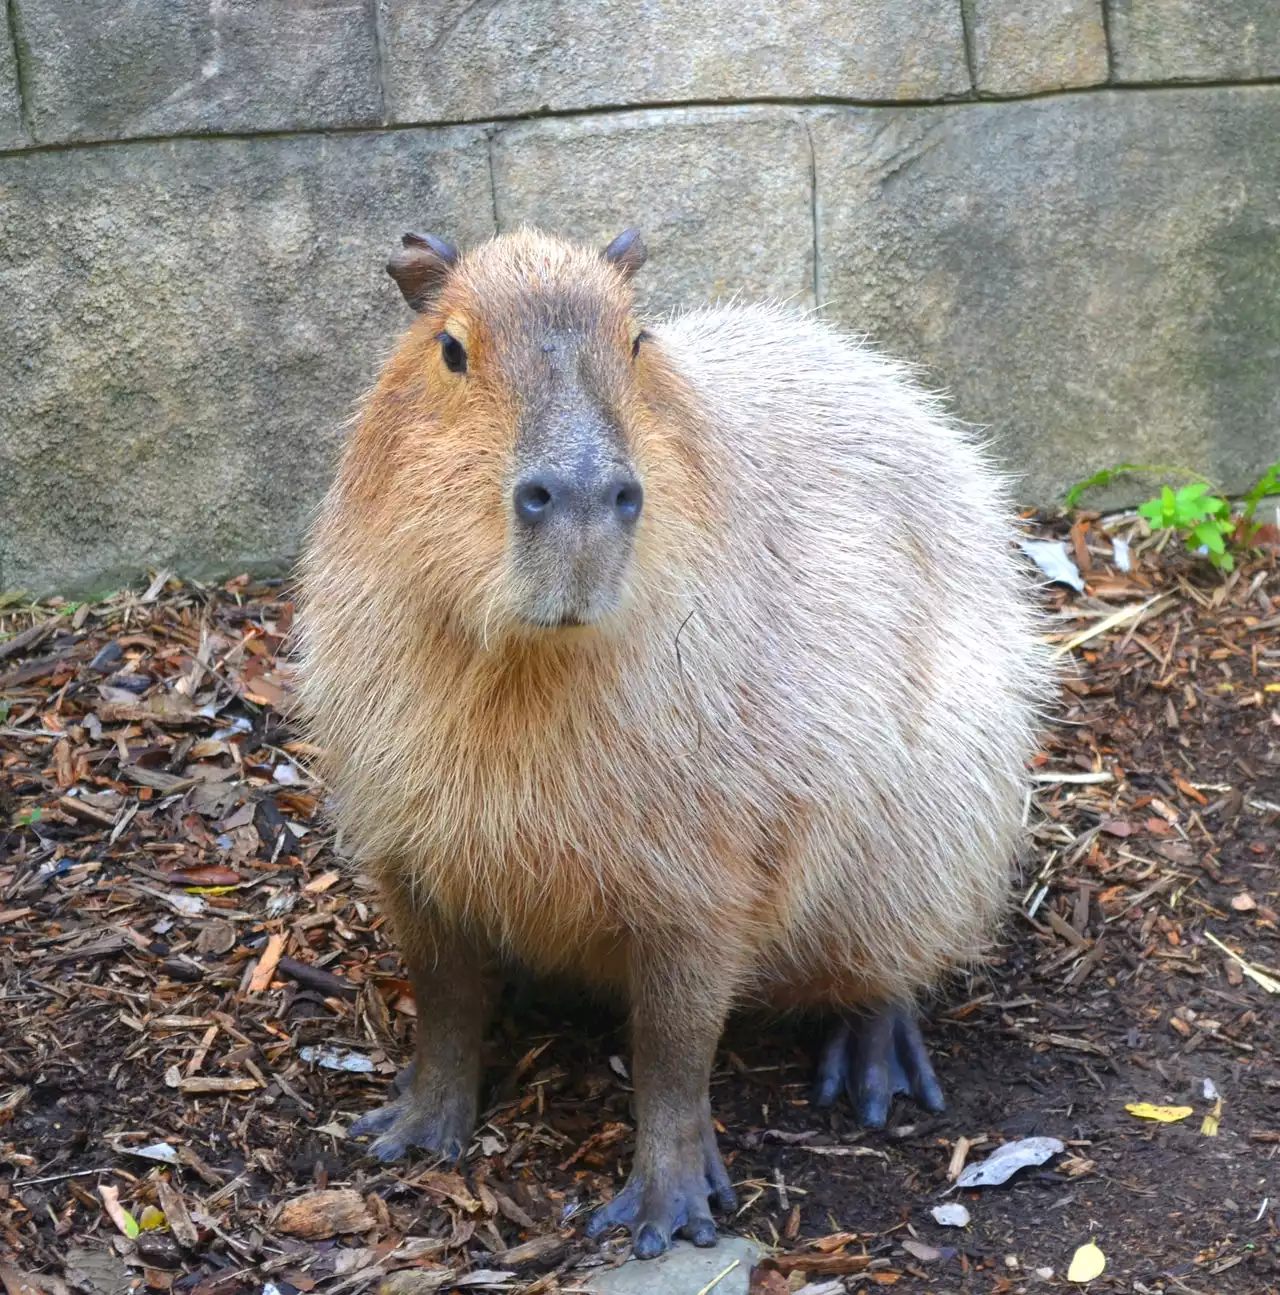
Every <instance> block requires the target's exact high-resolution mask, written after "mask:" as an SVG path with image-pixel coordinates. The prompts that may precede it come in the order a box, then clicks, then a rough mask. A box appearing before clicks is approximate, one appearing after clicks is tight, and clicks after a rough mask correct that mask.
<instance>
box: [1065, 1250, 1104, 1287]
mask: <svg viewBox="0 0 1280 1295" xmlns="http://www.w3.org/2000/svg"><path fill="white" fill-rule="evenodd" d="M1106 1266H1107V1256H1106V1255H1104V1254H1103V1253H1102V1251H1101V1250H1099V1249H1098V1247H1097V1246H1096V1245H1094V1244H1093V1242H1092V1241H1090V1242H1089V1244H1088V1245H1087V1246H1081V1247H1080V1249H1079V1250H1077V1251H1076V1252H1075V1254H1074V1255H1072V1256H1071V1267H1070V1268H1068V1269H1067V1280H1068V1281H1069V1282H1091V1281H1092V1280H1093V1279H1094V1278H1095V1277H1101V1276H1102V1270H1103V1269H1104V1268H1105V1267H1106Z"/></svg>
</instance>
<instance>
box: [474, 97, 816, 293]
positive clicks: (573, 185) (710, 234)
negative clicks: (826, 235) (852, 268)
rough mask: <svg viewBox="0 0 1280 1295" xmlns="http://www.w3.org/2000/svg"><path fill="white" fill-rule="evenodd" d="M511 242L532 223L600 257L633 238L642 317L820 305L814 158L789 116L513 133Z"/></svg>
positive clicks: (728, 114) (774, 112)
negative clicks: (641, 252) (764, 304)
mask: <svg viewBox="0 0 1280 1295" xmlns="http://www.w3.org/2000/svg"><path fill="white" fill-rule="evenodd" d="M493 160H494V189H495V196H496V205H497V214H498V224H499V227H500V228H501V229H503V230H507V229H514V228H516V227H517V226H519V225H521V224H530V225H535V226H541V227H543V228H548V229H552V230H556V231H558V232H560V233H563V234H567V235H569V236H571V237H574V238H583V239H590V240H594V241H596V242H598V243H599V244H600V245H601V246H604V245H605V244H606V243H608V242H609V240H610V239H611V238H613V237H614V235H616V234H618V233H620V232H621V231H622V230H623V229H625V228H627V227H628V226H632V225H635V226H638V227H639V228H640V229H641V230H642V231H643V233H644V237H645V241H646V243H647V244H648V247H649V263H648V264H647V265H646V266H645V268H644V269H643V270H642V271H641V272H640V274H639V275H638V276H637V278H636V291H637V294H638V296H639V298H640V301H641V304H642V306H643V307H645V308H647V309H651V310H667V309H670V308H672V307H675V306H681V305H683V306H689V305H703V304H706V303H707V302H710V301H714V300H717V299H727V298H729V297H731V296H733V295H734V294H735V293H741V294H742V295H743V296H744V297H746V298H760V297H765V296H776V297H788V298H791V299H793V300H795V301H797V302H799V303H803V304H812V302H813V221H812V197H811V170H812V154H811V151H810V146H809V137H808V132H807V130H806V127H805V123H804V120H803V119H802V118H801V116H800V114H798V113H794V112H790V111H788V110H786V109H752V108H745V109H744V108H739V109H713V110H698V111H693V110H683V109H676V110H670V111H654V112H645V113H626V114H618V115H609V116H603V117H587V118H583V119H580V120H577V121H558V120H556V121H541V122H532V123H529V124H524V125H519V126H513V127H508V128H507V129H505V130H502V131H500V132H499V133H498V135H497V136H496V137H495V139H494V159H493Z"/></svg>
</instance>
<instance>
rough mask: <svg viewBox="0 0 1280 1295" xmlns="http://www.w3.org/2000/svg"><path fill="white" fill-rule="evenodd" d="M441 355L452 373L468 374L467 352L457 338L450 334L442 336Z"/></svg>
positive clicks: (442, 334)
mask: <svg viewBox="0 0 1280 1295" xmlns="http://www.w3.org/2000/svg"><path fill="white" fill-rule="evenodd" d="M440 354H441V355H442V356H443V357H444V363H445V367H446V368H447V369H448V370H449V372H450V373H466V371H467V352H466V349H465V347H463V345H462V343H461V342H460V341H458V339H457V338H456V337H454V336H452V335H451V334H449V333H441V334H440Z"/></svg>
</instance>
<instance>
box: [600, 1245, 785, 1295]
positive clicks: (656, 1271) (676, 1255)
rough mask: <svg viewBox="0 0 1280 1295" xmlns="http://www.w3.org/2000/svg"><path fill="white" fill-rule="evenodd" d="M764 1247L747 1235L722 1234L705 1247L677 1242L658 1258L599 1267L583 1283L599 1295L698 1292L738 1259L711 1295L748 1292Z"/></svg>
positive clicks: (739, 1294)
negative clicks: (753, 1267)
mask: <svg viewBox="0 0 1280 1295" xmlns="http://www.w3.org/2000/svg"><path fill="white" fill-rule="evenodd" d="M763 1253H764V1248H763V1247H762V1246H760V1245H759V1244H757V1243H756V1242H755V1241H749V1240H747V1238H746V1237H731V1236H722V1237H721V1238H720V1240H719V1241H717V1242H716V1244H715V1245H714V1246H712V1247H711V1248H709V1249H706V1250H702V1249H699V1248H698V1247H697V1246H694V1245H690V1244H689V1242H688V1241H677V1242H676V1243H675V1245H674V1246H672V1247H671V1249H670V1250H668V1251H667V1253H666V1254H664V1255H659V1256H658V1258H657V1259H628V1260H627V1262H626V1263H624V1264H622V1265H621V1267H618V1268H605V1269H599V1268H598V1269H596V1270H595V1271H594V1272H593V1273H592V1275H591V1276H590V1277H589V1278H588V1279H587V1280H586V1281H584V1282H583V1283H582V1285H584V1286H585V1287H586V1288H587V1289H588V1290H590V1291H593V1292H598V1295H698V1292H699V1291H701V1290H703V1289H704V1288H705V1287H706V1286H707V1285H708V1284H709V1283H710V1282H712V1281H714V1280H715V1278H716V1277H717V1276H719V1275H720V1274H721V1273H723V1272H724V1271H725V1269H726V1268H728V1267H729V1266H730V1265H731V1264H732V1263H733V1262H734V1260H737V1261H738V1262H737V1267H735V1268H733V1270H732V1271H731V1272H728V1273H725V1275H724V1276H723V1277H722V1278H721V1279H720V1280H719V1281H718V1282H716V1284H715V1285H714V1286H713V1287H712V1288H711V1295H747V1283H748V1280H749V1278H750V1276H751V1268H752V1265H754V1264H756V1263H758V1262H759V1259H760V1256H761V1255H762V1254H763Z"/></svg>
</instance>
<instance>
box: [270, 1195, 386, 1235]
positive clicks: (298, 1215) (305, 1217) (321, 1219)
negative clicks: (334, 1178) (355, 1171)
mask: <svg viewBox="0 0 1280 1295" xmlns="http://www.w3.org/2000/svg"><path fill="white" fill-rule="evenodd" d="M376 1223H377V1220H376V1219H375V1218H374V1216H373V1214H372V1213H371V1212H370V1210H369V1207H368V1205H366V1204H365V1199H364V1197H363V1196H361V1195H360V1193H359V1192H357V1191H353V1190H351V1189H350V1188H337V1189H334V1190H331V1191H324V1192H312V1193H311V1194H310V1195H308V1196H299V1197H298V1198H297V1199H296V1200H292V1201H287V1202H286V1203H285V1204H284V1205H282V1206H281V1207H280V1210H279V1212H278V1213H277V1215H276V1218H275V1226H276V1227H278V1228H279V1229H280V1231H281V1232H287V1233H288V1234H289V1235H290V1236H294V1237H302V1238H303V1239H304V1240H306V1241H323V1240H326V1239H327V1238H329V1237H334V1236H340V1235H345V1234H347V1233H351V1232H367V1231H368V1230H369V1229H370V1228H372V1227H373V1226H374V1225H375V1224H376Z"/></svg>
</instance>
